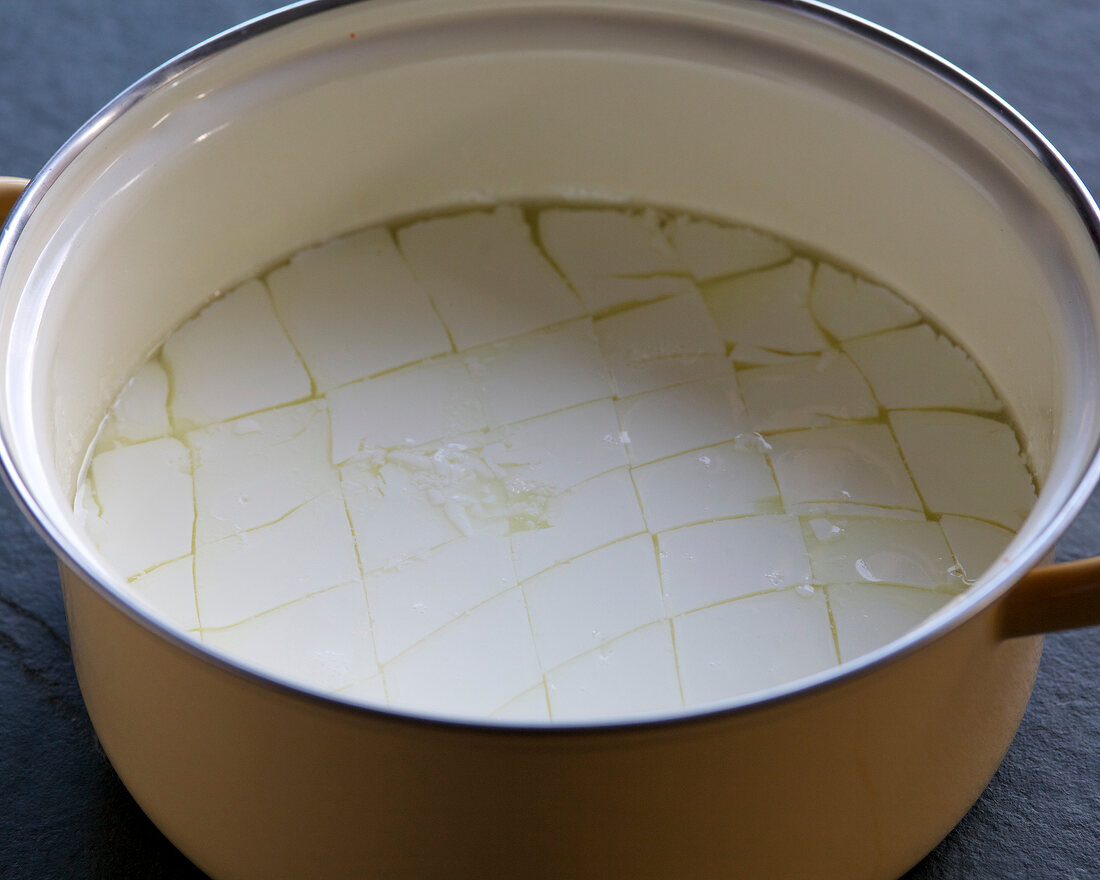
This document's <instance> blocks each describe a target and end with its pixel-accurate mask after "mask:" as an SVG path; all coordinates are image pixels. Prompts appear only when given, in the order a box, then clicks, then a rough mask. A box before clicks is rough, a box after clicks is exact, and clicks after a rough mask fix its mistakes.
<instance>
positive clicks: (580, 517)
mask: <svg viewBox="0 0 1100 880" xmlns="http://www.w3.org/2000/svg"><path fill="white" fill-rule="evenodd" d="M546 519H547V522H548V523H549V525H548V526H547V527H546V528H538V529H530V530H527V531H520V532H516V533H515V534H513V535H512V554H513V557H514V558H515V561H516V575H517V576H518V577H519V580H520V581H525V580H527V579H528V578H529V577H531V576H532V575H534V574H538V573H539V572H540V571H543V570H544V569H547V568H549V567H550V566H551V565H556V564H558V563H560V562H567V561H569V560H570V559H573V558H574V557H577V556H580V555H581V554H583V553H587V552H589V551H590V550H595V549H596V548H597V547H602V546H603V545H605V544H610V543H611V542H612V541H618V540H619V539H621V538H626V537H628V536H630V535H636V534H638V533H639V532H644V531H645V521H644V520H643V519H642V511H641V508H640V507H639V506H638V497H637V495H636V494H635V492H634V484H633V483H632V482H631V480H630V473H629V471H628V470H627V469H626V468H621V469H619V470H614V471H609V472H608V473H606V474H601V475H600V476H598V477H594V478H593V479H591V480H588V481H587V482H584V483H581V484H580V485H578V486H575V487H574V488H572V489H570V490H569V491H568V492H564V493H563V494H561V495H558V496H557V497H555V498H552V499H551V500H550V503H549V505H548V506H547V510H546Z"/></svg>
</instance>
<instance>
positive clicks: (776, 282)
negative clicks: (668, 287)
mask: <svg viewBox="0 0 1100 880" xmlns="http://www.w3.org/2000/svg"><path fill="white" fill-rule="evenodd" d="M812 269H813V266H812V264H811V263H810V261H809V260H804V259H801V258H799V259H795V260H791V261H790V262H789V263H784V264H783V265H782V266H778V267H776V268H775V269H764V270H763V271H760V272H753V273H751V274H749V275H739V276H738V277H736V278H731V279H730V280H728V281H717V282H714V283H713V284H708V285H707V286H706V288H705V289H704V291H703V300H704V301H705V302H706V304H707V308H708V309H709V310H710V313H711V315H712V316H713V317H714V320H715V323H716V324H717V325H718V331H719V332H720V333H721V334H722V338H723V339H724V340H725V341H726V342H728V343H743V344H745V345H752V346H755V347H757V348H769V349H775V350H776V351H781V352H786V353H788V354H806V353H808V352H816V351H821V350H823V349H825V348H827V347H828V342H827V341H826V339H825V337H824V336H823V335H822V334H821V331H820V330H819V329H818V327H817V324H816V323H814V319H813V317H812V316H811V315H810V308H809V297H810V273H811V271H812Z"/></svg>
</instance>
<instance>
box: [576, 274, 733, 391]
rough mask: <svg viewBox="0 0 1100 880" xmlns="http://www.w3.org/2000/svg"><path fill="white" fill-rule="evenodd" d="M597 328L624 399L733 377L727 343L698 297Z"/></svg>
mask: <svg viewBox="0 0 1100 880" xmlns="http://www.w3.org/2000/svg"><path fill="white" fill-rule="evenodd" d="M595 326H596V335H597V336H598V337H599V340H600V348H601V350H602V351H603V356H604V360H605V361H606V363H607V367H608V369H609V370H610V372H611V378H612V381H613V382H614V383H615V390H616V393H617V394H618V396H619V397H629V396H630V395H632V394H638V393H639V392H642V391H652V390H653V389H654V388H663V387H665V386H666V385H679V384H682V383H683V382H688V381H691V380H692V379H702V378H705V377H707V376H712V375H714V374H716V373H722V372H728V371H729V365H728V364H727V363H726V358H725V355H726V346H725V343H724V342H722V337H721V336H720V335H719V333H718V330H717V328H716V327H715V326H714V321H713V320H712V319H711V317H710V313H709V312H708V311H707V309H706V306H704V305H703V299H702V297H701V296H699V294H698V293H691V294H688V295H686V296H676V297H671V298H669V299H663V300H660V301H658V302H655V303H650V304H648V305H644V306H639V307H638V308H636V309H630V310H629V311H625V312H616V313H615V314H612V315H608V316H607V317H605V318H601V319H600V320H598V321H597V322H596V325H595Z"/></svg>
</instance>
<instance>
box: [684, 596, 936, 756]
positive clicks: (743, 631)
mask: <svg viewBox="0 0 1100 880" xmlns="http://www.w3.org/2000/svg"><path fill="white" fill-rule="evenodd" d="M925 592H927V591H925ZM930 595H932V594H930ZM673 626H674V632H675V637H676V654H677V656H678V657H679V660H680V681H681V682H682V683H683V687H684V705H686V706H694V705H698V704H700V703H711V702H716V701H720V700H727V699H731V698H733V697H738V696H741V695H743V694H749V693H753V692H754V691H760V690H764V689H765V688H769V687H774V686H776V685H781V684H786V683H787V682H789V681H794V680H795V679H799V678H802V677H804V676H807V675H813V674H814V673H816V672H822V671H824V670H826V669H831V668H833V667H834V666H836V665H837V655H836V647H835V645H834V643H833V633H832V627H831V626H830V623H829V610H828V606H827V604H826V601H825V596H824V594H823V593H822V591H821V590H820V589H815V590H813V591H811V592H809V593H808V594H807V595H803V594H802V593H800V592H798V591H797V590H793V589H792V590H784V591H782V592H779V593H769V594H767V595H764V596H753V597H750V598H745V599H738V600H737V601H736V602H727V603H726V604H724V605H716V606H714V607H712V608H704V609H703V610H702V611H696V612H693V613H691V614H685V615H684V616H682V617H677V618H676V619H675V620H674V621H673ZM808 735H809V734H808Z"/></svg>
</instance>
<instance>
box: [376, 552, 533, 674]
mask: <svg viewBox="0 0 1100 880" xmlns="http://www.w3.org/2000/svg"><path fill="white" fill-rule="evenodd" d="M363 583H364V585H365V587H366V592H367V603H368V605H369V606H370V611H371V616H372V617H373V619H374V626H375V633H376V635H375V644H376V645H377V649H378V659H379V660H380V661H381V662H382V663H385V662H387V661H389V660H391V659H393V658H394V657H396V656H397V655H398V654H400V653H401V652H402V651H405V650H407V649H409V648H411V647H412V646H413V645H414V644H416V643H417V642H418V641H420V639H423V638H425V637H426V636H429V635H431V634H432V633H433V632H435V631H436V630H437V629H439V628H440V627H442V626H444V625H446V624H448V623H450V622H451V621H452V620H454V619H455V618H456V617H458V616H459V615H461V614H465V613H466V612H468V611H470V610H471V609H472V608H475V607H476V606H478V605H480V604H481V603H482V602H484V601H486V600H487V599H491V598H492V597H493V596H496V595H497V594H498V593H503V592H504V591H505V590H508V589H511V588H512V587H514V586H515V585H516V571H515V566H514V565H513V564H512V549H511V544H510V543H509V541H508V538H507V537H504V536H500V535H488V536H478V537H474V538H467V539H465V540H459V541H452V542H451V543H449V544H444V545H443V546H442V547H439V548H437V549H435V550H432V551H430V552H427V553H425V554H424V555H423V556H421V557H419V558H411V559H408V560H407V561H406V562H403V563H401V564H399V565H397V566H395V567H394V568H390V569H383V570H380V571H375V572H371V573H368V574H367V575H366V576H365V577H364V579H363Z"/></svg>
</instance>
